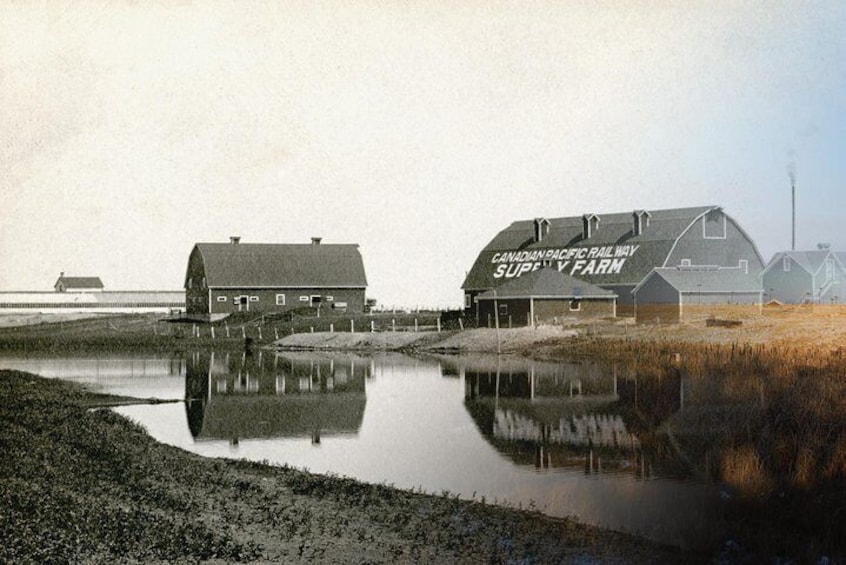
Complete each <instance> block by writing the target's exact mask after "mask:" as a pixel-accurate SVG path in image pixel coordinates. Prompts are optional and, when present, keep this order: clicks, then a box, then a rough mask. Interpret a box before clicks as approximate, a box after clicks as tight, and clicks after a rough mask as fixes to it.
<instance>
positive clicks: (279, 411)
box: [185, 351, 372, 443]
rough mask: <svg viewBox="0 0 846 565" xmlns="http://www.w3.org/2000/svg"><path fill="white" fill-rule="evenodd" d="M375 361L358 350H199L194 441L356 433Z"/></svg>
mask: <svg viewBox="0 0 846 565" xmlns="http://www.w3.org/2000/svg"><path fill="white" fill-rule="evenodd" d="M371 374H372V366H371V362H370V361H369V360H366V359H363V358H360V357H356V356H352V355H332V356H327V355H323V356H316V355H314V354H309V355H307V356H306V355H305V354H296V353H286V354H285V355H277V354H274V353H270V354H267V352H264V351H259V352H257V353H255V354H252V355H250V354H245V353H220V352H217V353H216V352H202V353H200V352H197V353H194V354H193V355H192V356H191V357H190V359H189V360H188V363H187V371H186V375H187V376H186V379H185V399H186V410H187V417H188V426H189V428H190V430H191V434H192V435H193V436H194V438H195V439H198V440H205V439H228V440H230V441H231V442H233V443H237V442H238V441H239V440H240V439H244V438H269V437H311V438H312V441H313V442H314V443H319V442H320V438H321V437H326V436H332V435H338V434H348V433H356V432H357V431H358V429H359V428H360V427H361V421H362V419H363V417H364V406H365V403H366V396H365V381H366V380H367V379H368V378H369V377H370V375H371Z"/></svg>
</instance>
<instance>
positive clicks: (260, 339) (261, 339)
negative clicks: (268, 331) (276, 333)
mask: <svg viewBox="0 0 846 565" xmlns="http://www.w3.org/2000/svg"><path fill="white" fill-rule="evenodd" d="M258 330H259V341H263V339H264V338H262V337H261V326H259V327H258Z"/></svg>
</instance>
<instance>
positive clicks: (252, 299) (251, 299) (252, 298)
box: [250, 296, 258, 302]
mask: <svg viewBox="0 0 846 565" xmlns="http://www.w3.org/2000/svg"><path fill="white" fill-rule="evenodd" d="M250 302H258V296H251V297H250Z"/></svg>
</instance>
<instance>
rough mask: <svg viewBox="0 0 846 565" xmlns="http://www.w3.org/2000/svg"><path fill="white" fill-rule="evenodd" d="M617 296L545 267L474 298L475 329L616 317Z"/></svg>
mask: <svg viewBox="0 0 846 565" xmlns="http://www.w3.org/2000/svg"><path fill="white" fill-rule="evenodd" d="M616 303H617V295H616V294H615V293H614V292H612V291H610V290H605V289H603V288H600V287H598V286H596V285H592V284H590V283H586V282H584V281H580V280H578V279H575V278H573V277H571V276H569V275H566V274H564V273H561V272H559V271H558V270H557V269H555V268H552V267H547V268H544V269H539V270H537V271H533V272H531V273H527V274H525V275H523V276H521V277H519V278H514V279H511V280H510V281H508V282H506V283H504V284H502V285H501V286H498V287H496V288H494V289H492V290H489V291H487V292H483V293H482V294H480V295H479V296H478V297H477V304H478V309H479V325H485V326H488V327H494V326H495V325H496V324H497V323H498V324H499V326H500V327H514V326H534V325H535V324H537V323H545V322H556V321H559V320H563V319H565V318H574V317H575V318H588V317H593V318H598V317H614V316H615V315H616Z"/></svg>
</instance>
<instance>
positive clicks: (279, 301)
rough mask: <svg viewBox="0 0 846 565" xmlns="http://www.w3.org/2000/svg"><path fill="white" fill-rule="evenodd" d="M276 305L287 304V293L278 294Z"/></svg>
mask: <svg viewBox="0 0 846 565" xmlns="http://www.w3.org/2000/svg"><path fill="white" fill-rule="evenodd" d="M276 305H277V306H285V295H284V294H277V295H276Z"/></svg>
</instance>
